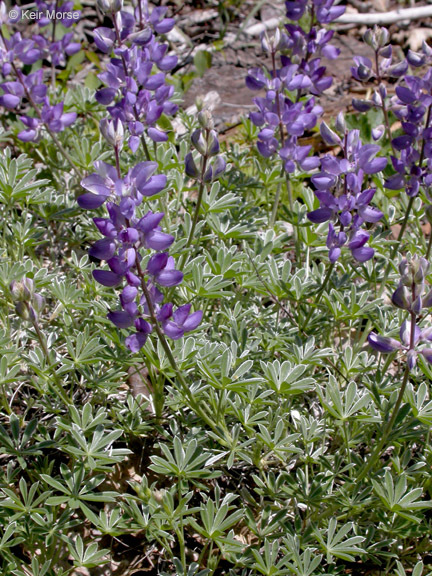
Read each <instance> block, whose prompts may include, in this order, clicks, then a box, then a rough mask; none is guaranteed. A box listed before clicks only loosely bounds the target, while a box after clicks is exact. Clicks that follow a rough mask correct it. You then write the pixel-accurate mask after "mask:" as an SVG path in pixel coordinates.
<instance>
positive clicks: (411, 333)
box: [368, 256, 432, 370]
mask: <svg viewBox="0 0 432 576" xmlns="http://www.w3.org/2000/svg"><path fill="white" fill-rule="evenodd" d="M429 268H430V263H429V262H428V261H427V260H426V259H425V258H422V257H418V256H414V257H413V258H411V259H406V258H404V259H403V260H402V261H401V263H400V264H399V272H400V275H401V278H400V281H399V286H398V287H397V289H396V290H395V292H394V293H393V295H392V302H393V304H394V305H395V306H397V307H398V308H401V309H402V310H406V311H407V312H408V317H407V318H406V319H405V320H404V321H403V323H402V325H401V328H400V333H399V336H400V341H399V340H396V339H394V338H388V337H385V336H380V335H379V334H376V332H371V333H370V334H369V336H368V340H369V344H370V345H371V346H372V348H374V350H377V351H378V352H381V353H382V354H390V353H392V352H396V351H398V350H401V351H405V353H406V360H407V363H408V367H409V369H410V370H412V369H413V368H414V367H415V365H416V363H417V358H418V355H419V354H421V355H422V356H423V358H424V359H425V360H427V362H429V363H430V364H432V347H431V342H432V326H425V327H420V326H419V320H420V318H421V317H422V316H423V314H424V312H425V311H428V309H430V308H432V289H431V288H430V287H429V288H427V285H426V276H427V274H428V272H429Z"/></svg>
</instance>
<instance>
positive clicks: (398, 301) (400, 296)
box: [392, 286, 410, 310]
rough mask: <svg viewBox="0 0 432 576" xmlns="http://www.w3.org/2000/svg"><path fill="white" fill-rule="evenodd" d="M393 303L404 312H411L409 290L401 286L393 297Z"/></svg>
mask: <svg viewBox="0 0 432 576" xmlns="http://www.w3.org/2000/svg"><path fill="white" fill-rule="evenodd" d="M392 302H393V304H394V305H395V306H397V308H402V310H409V307H410V298H409V294H408V290H407V288H406V287H405V286H399V288H397V289H396V290H395V292H394V293H393V295H392Z"/></svg>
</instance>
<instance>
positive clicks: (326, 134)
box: [320, 122, 341, 146]
mask: <svg viewBox="0 0 432 576" xmlns="http://www.w3.org/2000/svg"><path fill="white" fill-rule="evenodd" d="M320 133H321V136H322V138H323V140H324V142H326V143H327V144H330V145H331V146H335V145H336V144H340V143H341V139H340V138H339V136H338V135H337V134H336V132H333V130H331V129H330V128H329V127H328V126H327V124H326V123H325V122H321V126H320Z"/></svg>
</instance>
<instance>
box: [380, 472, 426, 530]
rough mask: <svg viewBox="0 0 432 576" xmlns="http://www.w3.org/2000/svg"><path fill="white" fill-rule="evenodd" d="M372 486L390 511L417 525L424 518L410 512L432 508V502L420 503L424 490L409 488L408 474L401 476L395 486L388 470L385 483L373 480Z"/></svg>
mask: <svg viewBox="0 0 432 576" xmlns="http://www.w3.org/2000/svg"><path fill="white" fill-rule="evenodd" d="M372 486H373V489H374V492H375V494H377V496H379V498H380V499H381V501H382V502H383V504H384V506H385V507H386V508H388V510H390V511H391V512H394V513H395V514H397V515H398V516H402V518H406V519H407V520H411V521H412V522H416V523H417V524H419V523H420V522H421V521H422V518H419V517H418V516H416V515H415V514H411V513H410V511H414V510H421V509H423V508H432V501H430V500H429V501H426V502H425V501H418V499H419V498H420V497H421V495H422V494H423V488H421V487H417V488H413V489H412V490H410V489H409V487H408V486H407V475H406V474H401V475H400V476H399V478H398V479H397V481H396V484H395V483H394V480H393V477H392V475H391V473H390V471H389V470H388V469H387V470H386V471H385V474H384V479H383V482H377V481H376V480H372Z"/></svg>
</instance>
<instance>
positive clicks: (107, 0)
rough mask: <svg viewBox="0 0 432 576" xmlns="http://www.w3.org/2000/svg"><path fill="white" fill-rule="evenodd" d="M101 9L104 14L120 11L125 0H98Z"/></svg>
mask: <svg viewBox="0 0 432 576" xmlns="http://www.w3.org/2000/svg"><path fill="white" fill-rule="evenodd" d="M97 5H98V7H99V10H100V11H101V12H103V13H104V14H107V13H110V14H112V13H113V12H120V10H121V9H122V8H123V0H97Z"/></svg>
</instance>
